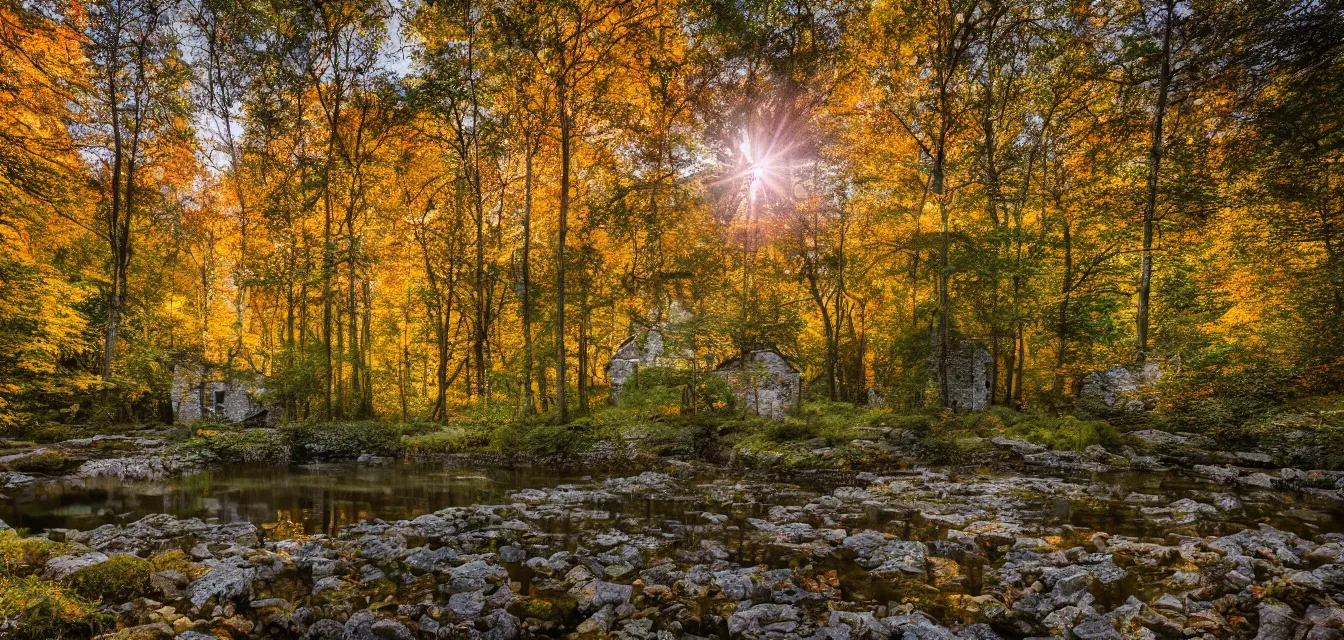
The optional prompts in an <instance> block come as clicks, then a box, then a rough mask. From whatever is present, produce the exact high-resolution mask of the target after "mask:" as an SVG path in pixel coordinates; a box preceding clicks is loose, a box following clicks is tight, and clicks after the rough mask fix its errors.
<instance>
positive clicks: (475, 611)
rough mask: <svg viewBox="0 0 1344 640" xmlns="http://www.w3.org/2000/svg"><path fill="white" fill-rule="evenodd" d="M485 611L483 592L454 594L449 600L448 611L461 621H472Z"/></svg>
mask: <svg viewBox="0 0 1344 640" xmlns="http://www.w3.org/2000/svg"><path fill="white" fill-rule="evenodd" d="M484 610H485V593H484V592H483V591H468V592H463V593H454V594H453V595H452V596H451V597H449V598H448V611H450V612H452V614H453V615H454V616H457V617H458V618H459V619H462V620H470V619H471V618H475V617H476V616H479V615H481V611H484Z"/></svg>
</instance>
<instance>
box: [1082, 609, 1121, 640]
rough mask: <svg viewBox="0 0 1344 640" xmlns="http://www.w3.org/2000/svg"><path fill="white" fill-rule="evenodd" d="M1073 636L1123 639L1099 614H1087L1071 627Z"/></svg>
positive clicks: (1096, 639) (1094, 639) (1109, 639)
mask: <svg viewBox="0 0 1344 640" xmlns="http://www.w3.org/2000/svg"><path fill="white" fill-rule="evenodd" d="M1072 634H1073V637H1075V638H1078V640H1125V638H1124V636H1122V635H1120V632H1119V631H1116V630H1115V627H1114V626H1113V625H1112V624H1111V621H1110V620H1107V619H1106V618H1103V617H1101V616H1096V615H1093V616H1088V617H1087V618H1086V619H1084V620H1083V621H1082V622H1081V623H1080V624H1078V626H1076V627H1074V628H1073V631H1072Z"/></svg>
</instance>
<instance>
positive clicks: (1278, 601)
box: [0, 410, 1344, 640]
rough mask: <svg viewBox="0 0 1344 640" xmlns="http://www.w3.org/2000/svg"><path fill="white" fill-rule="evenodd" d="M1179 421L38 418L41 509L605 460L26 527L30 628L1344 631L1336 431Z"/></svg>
mask: <svg viewBox="0 0 1344 640" xmlns="http://www.w3.org/2000/svg"><path fill="white" fill-rule="evenodd" d="M622 421H623V422H622ZM1159 426H1166V425H1162V424H1160V423H1157V422H1149V423H1139V424H1130V425H1128V426H1127V427H1126V428H1124V429H1122V428H1116V427H1115V426H1113V425H1109V424H1108V423H1103V422H1096V421H1085V420H1078V419H1075V418H1059V419H1054V418H1052V419H1046V418H1042V417H1039V416H1027V415H1024V414H1015V413H1012V412H1006V411H991V412H985V413H982V414H976V415H972V416H951V415H946V414H941V415H940V414H921V415H918V416H903V415H892V414H887V413H882V412H877V413H874V412H860V413H847V414H842V415H838V416H837V413H836V412H828V411H825V410H822V411H814V412H811V413H810V414H809V413H808V412H804V415H803V416H801V417H799V418H796V419H792V420H790V421H786V422H781V423H771V422H767V421H759V420H742V419H739V418H723V419H705V418H704V417H698V418H683V417H675V416H674V417H657V418H655V419H641V420H631V419H630V416H629V414H625V413H617V412H614V411H613V412H604V413H599V414H597V415H594V416H592V417H589V418H585V419H583V420H581V421H579V422H577V423H576V424H571V425H560V426H556V425H542V424H532V425H526V424H524V425H516V424H515V425H511V426H507V427H504V426H501V425H499V424H496V425H494V429H493V431H492V432H490V433H483V432H482V431H481V429H482V426H481V424H480V423H479V422H463V423H459V424H455V425H452V426H450V427H447V428H444V427H442V426H439V425H386V424H381V423H355V422H352V423H335V424H323V425H302V426H290V427H284V428H281V429H253V430H247V431H230V430H217V429H194V430H192V431H190V432H188V431H186V430H183V429H171V428H158V429H154V428H146V429H140V430H127V431H126V432H125V433H122V434H115V435H102V436H90V437H86V438H68V439H66V440H63V441H59V442H55V443H50V444H37V443H24V442H17V441H13V442H9V443H8V444H9V448H8V449H7V450H6V451H4V452H3V454H0V465H3V467H4V468H6V469H8V470H7V471H4V472H0V486H2V487H3V491H4V493H5V494H6V495H7V496H9V497H10V498H11V500H17V501H18V502H16V504H21V503H22V500H21V498H22V496H24V495H28V494H32V493H34V492H40V491H42V490H43V489H42V488H43V487H48V486H55V485H70V484H81V483H87V484H88V485H89V486H90V487H92V486H94V485H95V483H96V482H100V481H113V482H127V483H130V482H140V481H150V480H154V481H158V482H164V483H169V484H170V485H172V486H174V487H176V488H177V489H178V490H184V491H191V483H192V478H194V477H197V476H198V474H201V473H203V472H208V471H209V470H211V469H218V468H234V467H239V466H247V467H277V468H282V469H283V468H294V467H291V465H295V464H297V465H310V464H331V461H333V460H344V461H345V462H343V463H339V464H341V465H344V466H340V467H338V471H337V472H338V473H342V474H350V473H357V470H358V469H359V468H375V467H376V468H384V469H386V470H387V471H388V472H389V473H392V474H396V473H398V472H400V471H401V470H402V469H403V467H402V466H401V465H405V467H404V470H405V473H419V472H421V471H420V470H423V469H425V468H426V465H431V466H436V467H442V466H455V467H459V468H462V467H465V468H473V469H479V468H485V467H489V466H495V465H540V466H548V467H569V468H571V469H576V470H577V473H579V474H583V475H571V476H567V477H572V478H573V479H572V480H565V481H563V482H560V481H554V480H550V481H543V480H537V481H522V482H517V483H514V484H510V485H509V486H507V487H504V488H503V491H502V492H501V493H499V494H497V499H490V500H485V499H482V500H481V501H479V503H474V504H471V505H470V506H453V507H448V508H442V509H432V510H430V509H426V511H425V512H424V513H416V514H414V515H410V514H407V517H396V518H392V517H388V518H385V519H382V518H379V517H378V515H377V514H374V515H368V516H363V517H359V519H355V518H352V519H351V520H350V522H348V523H342V525H341V526H338V527H336V528H334V529H333V530H331V531H324V532H320V533H319V532H313V531H305V530H304V528H303V527H302V526H299V527H295V526H289V525H292V523H286V522H284V521H279V522H257V521H245V520H246V519H245V518H238V517H218V518H209V517H207V518H204V519H201V518H197V517H186V516H174V515H170V514H167V513H151V514H150V515H146V516H143V517H140V515H137V516H136V517H135V518H134V519H130V518H124V519H121V518H117V517H116V516H115V515H111V516H109V519H110V520H111V521H110V522H109V523H108V524H103V525H101V526H97V527H92V528H86V529H84V530H82V531H81V530H74V529H61V528H48V529H46V530H44V531H22V532H21V531H14V530H5V531H2V532H0V582H3V584H0V594H3V595H0V613H3V614H4V617H5V620H6V622H5V623H4V625H5V626H4V629H3V630H0V634H3V635H7V636H9V637H16V638H57V637H89V636H93V635H98V634H104V635H108V636H109V637H121V638H145V639H149V638H165V639H166V638H175V639H178V640H206V639H209V638H309V639H311V640H322V639H333V640H334V639H358V640H365V639H369V640H372V639H379V638H381V639H389V638H397V639H414V638H419V639H426V638H502V639H507V638H518V637H523V638H527V637H585V638H601V637H620V638H626V639H651V638H659V639H662V638H683V637H729V638H739V637H740V638H767V637H770V638H787V637H792V638H815V639H823V638H825V639H836V638H855V639H858V638H939V639H948V640H953V639H958V640H960V639H964V640H970V639H976V640H986V639H991V638H1023V637H1064V638H1079V639H1100V638H1108V639H1115V638H1209V639H1214V638H1219V639H1221V638H1248V639H1249V638H1256V639H1257V640H1277V639H1282V640H1290V639H1291V640H1296V639H1310V640H1325V639H1332V638H1341V637H1344V471H1338V470H1332V468H1333V467H1334V466H1335V465H1336V461H1337V460H1338V457H1339V455H1340V454H1341V452H1340V451H1337V450H1335V449H1334V448H1333V445H1332V442H1333V441H1332V440H1330V439H1328V438H1327V437H1325V436H1324V435H1323V434H1321V433H1318V431H1314V430H1310V429H1306V428H1304V429H1301V431H1302V433H1301V434H1297V435H1287V436H1285V435H1283V434H1282V433H1280V434H1279V437H1278V438H1276V439H1273V440H1271V439H1260V440H1256V441H1245V440H1244V441H1241V442H1237V441H1234V440H1232V439H1229V438H1224V439H1221V440H1220V439H1215V438H1213V437H1209V436H1207V435H1199V434H1194V433H1188V432H1178V431H1170V430H1163V429H1160V428H1157V427H1159ZM1282 431H1284V432H1287V431H1290V430H1288V429H1284V430H1282ZM500 432H503V433H500ZM1326 435H1328V434H1326ZM1246 443H1249V444H1246ZM72 506H73V505H72Z"/></svg>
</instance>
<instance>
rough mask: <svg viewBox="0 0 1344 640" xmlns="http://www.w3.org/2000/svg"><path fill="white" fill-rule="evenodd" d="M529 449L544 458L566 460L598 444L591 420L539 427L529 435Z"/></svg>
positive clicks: (581, 419)
mask: <svg viewBox="0 0 1344 640" xmlns="http://www.w3.org/2000/svg"><path fill="white" fill-rule="evenodd" d="M526 442H527V449H528V450H529V451H531V452H532V453H533V454H535V455H537V456H540V457H543V458H558V459H565V458H569V457H571V456H573V455H574V454H577V453H582V452H584V451H587V450H589V449H591V448H593V445H594V444H596V443H597V437H596V429H595V427H594V425H593V421H592V419H591V418H579V419H578V420H575V421H573V422H571V423H569V424H560V425H538V426H537V427H535V428H533V429H532V430H531V431H529V432H528V434H527V440H526Z"/></svg>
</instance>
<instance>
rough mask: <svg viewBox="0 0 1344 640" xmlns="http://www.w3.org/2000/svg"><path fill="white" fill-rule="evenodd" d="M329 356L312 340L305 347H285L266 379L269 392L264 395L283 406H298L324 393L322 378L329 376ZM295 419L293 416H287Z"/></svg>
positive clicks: (266, 399)
mask: <svg viewBox="0 0 1344 640" xmlns="http://www.w3.org/2000/svg"><path fill="white" fill-rule="evenodd" d="M325 365H326V359H325V357H324V354H323V351H322V345H321V344H319V343H313V344H311V345H309V346H308V348H306V349H300V348H293V349H291V348H289V347H285V348H283V349H282V350H281V351H280V353H279V354H277V356H276V358H275V368H274V369H273V370H272V372H271V376H270V378H269V379H268V380H267V383H266V385H267V392H266V394H265V396H264V397H263V398H262V400H263V401H264V402H271V403H274V404H276V405H277V406H280V407H283V408H289V407H293V406H297V405H299V404H301V403H303V402H305V401H313V400H315V399H318V398H321V396H322V382H323V380H325V376H326V368H325ZM288 418H289V419H293V418H294V416H288Z"/></svg>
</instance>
